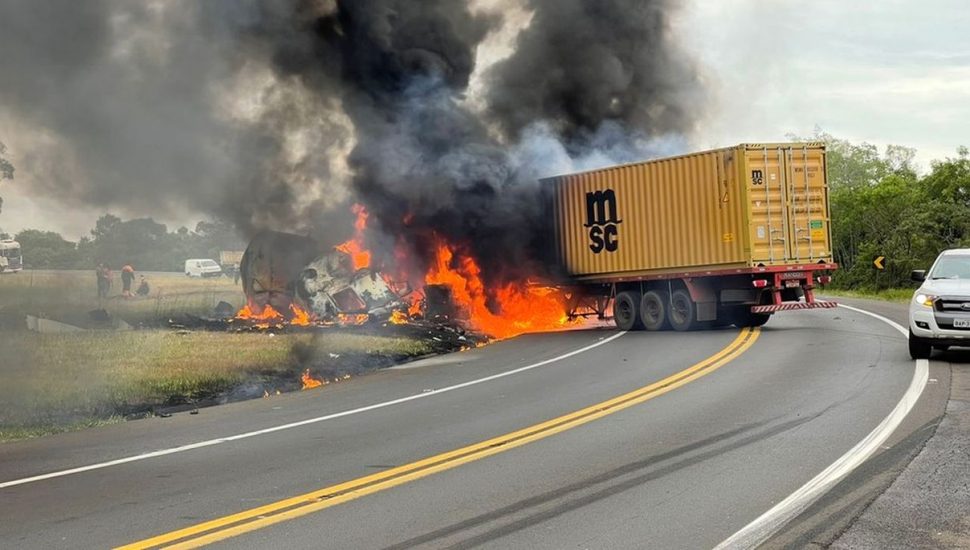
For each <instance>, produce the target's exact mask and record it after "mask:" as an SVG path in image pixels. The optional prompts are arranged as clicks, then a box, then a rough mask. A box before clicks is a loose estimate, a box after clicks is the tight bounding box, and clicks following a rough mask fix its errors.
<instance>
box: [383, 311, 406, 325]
mask: <svg viewBox="0 0 970 550" xmlns="http://www.w3.org/2000/svg"><path fill="white" fill-rule="evenodd" d="M388 321H390V322H391V323H393V324H395V325H406V324H407V323H408V314H407V313H404V312H403V311H400V310H394V311H392V312H391V318H390V319H388Z"/></svg>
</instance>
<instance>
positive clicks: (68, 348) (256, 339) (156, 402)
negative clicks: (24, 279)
mask: <svg viewBox="0 0 970 550" xmlns="http://www.w3.org/2000/svg"><path fill="white" fill-rule="evenodd" d="M0 349H2V350H3V355H4V357H3V359H4V360H3V361H2V362H0V380H3V384H2V385H0V441H9V440H13V439H20V438H23V437H30V436H34V435H40V434H45V433H52V432H56V431H64V430H70V429H76V428H81V427H87V426H91V425H98V424H100V423H104V422H111V421H116V420H121V419H123V418H124V417H125V416H130V415H144V414H150V413H151V412H153V411H157V410H158V409H159V408H164V407H170V406H175V405H180V404H192V403H199V402H206V400H225V399H233V398H248V397H258V396H260V395H263V394H264V392H265V393H269V394H275V393H276V391H290V390H298V389H300V388H301V374H302V373H303V371H304V369H310V371H311V373H312V376H313V377H314V378H316V379H319V380H321V381H324V382H330V381H334V380H339V379H341V378H343V377H344V376H347V375H352V374H357V373H359V372H362V371H363V370H366V369H372V368H376V367H379V366H386V365H388V364H390V363H393V362H396V361H400V360H401V359H403V358H406V357H412V356H419V355H424V354H427V353H429V352H430V351H431V349H430V348H429V347H428V345H427V344H426V343H425V342H423V341H419V340H411V339H405V338H388V337H378V336H369V335H366V334H352V333H344V332H338V331H334V332H333V333H321V334H279V335H276V334H269V333H255V334H254V333H246V334H233V333H225V332H186V331H166V330H143V331H128V332H108V331H85V332H79V333H72V334H37V333H33V332H27V331H16V332H10V331H5V332H3V333H0Z"/></svg>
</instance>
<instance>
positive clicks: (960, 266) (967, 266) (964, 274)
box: [930, 256, 970, 279]
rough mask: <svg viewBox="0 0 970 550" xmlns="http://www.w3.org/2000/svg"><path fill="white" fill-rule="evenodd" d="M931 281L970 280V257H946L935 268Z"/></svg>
mask: <svg viewBox="0 0 970 550" xmlns="http://www.w3.org/2000/svg"><path fill="white" fill-rule="evenodd" d="M930 279H970V256H944V257H942V258H940V261H939V263H937V264H936V267H934V268H933V273H931V274H930Z"/></svg>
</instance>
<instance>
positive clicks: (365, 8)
mask: <svg viewBox="0 0 970 550" xmlns="http://www.w3.org/2000/svg"><path fill="white" fill-rule="evenodd" d="M513 3H514V2H512V1H511V0H491V6H490V7H491V9H483V8H482V6H485V8H488V7H489V3H488V1H487V0H482V1H479V2H477V3H475V6H476V7H475V9H473V8H472V3H470V2H460V1H457V0H420V1H418V0H288V1H282V0H281V1H278V2H260V1H256V0H249V1H242V2H240V1H231V2H230V1H228V0H226V1H212V2H201V3H197V2H188V1H186V2H163V3H158V4H142V3H133V2H122V1H116V2H112V1H107V0H100V1H93V0H92V1H87V2H74V1H70V0H63V1H59V2H57V1H48V2H32V1H27V0H23V1H19V2H18V1H11V2H5V3H4V5H3V7H2V8H0V52H3V55H2V56H0V74H2V75H3V78H2V79H0V115H2V114H3V113H4V111H9V112H12V113H13V114H14V115H15V116H16V117H17V118H18V120H19V121H21V123H23V124H27V125H28V126H31V127H36V128H37V129H38V132H39V133H43V132H47V133H48V134H49V135H50V136H52V137H51V139H50V140H49V143H51V144H52V145H51V147H52V148H54V149H56V150H60V151H64V152H67V153H68V155H67V157H65V158H68V159H70V161H71V168H72V169H71V170H66V169H60V170H56V169H51V170H49V172H48V173H49V175H50V178H49V179H46V180H44V181H43V183H42V189H41V190H42V191H44V192H47V193H51V194H57V195H58V196H62V197H64V198H65V199H68V200H82V201H85V202H88V203H94V204H106V205H110V204H123V205H127V206H130V207H134V208H143V209H148V208H152V209H157V208H169V209H175V208H179V207H184V206H186V205H190V206H192V207H193V208H196V209H198V210H201V211H204V212H210V213H213V214H217V215H220V216H223V217H227V218H229V219H231V220H233V221H235V222H236V223H237V225H238V226H239V227H240V228H241V229H242V230H243V231H245V232H251V231H254V230H256V229H264V228H269V229H277V230H289V231H294V230H301V231H309V230H316V232H317V233H319V234H324V235H327V236H328V237H329V238H330V239H333V240H335V239H336V238H335V236H334V235H339V236H345V235H346V234H347V233H348V231H349V226H350V224H349V223H348V216H346V215H345V212H346V205H347V204H349V203H351V202H354V201H359V202H362V203H364V204H365V205H366V206H367V207H368V209H369V210H370V212H371V214H372V219H373V220H376V223H375V227H374V229H375V231H372V233H371V235H370V238H371V240H372V242H371V243H370V244H371V245H372V246H373V247H374V248H375V250H376V252H378V254H380V252H382V251H384V252H388V251H389V250H390V249H391V248H392V246H393V244H394V243H396V242H398V241H399V240H401V239H403V240H404V241H405V243H406V244H407V245H408V246H410V248H411V249H412V252H414V253H416V254H417V255H418V256H421V255H424V254H427V253H428V251H429V249H430V246H429V241H430V239H432V238H433V236H434V235H437V236H440V237H443V238H445V239H446V240H447V241H449V242H451V243H453V244H456V245H459V246H462V247H464V248H465V250H466V251H467V252H468V253H469V254H471V255H472V256H474V257H475V258H476V259H477V260H478V262H479V264H480V265H481V267H482V268H483V271H484V275H485V276H486V278H487V279H490V280H492V281H497V280H503V279H509V278H513V277H519V276H521V275H522V270H523V269H524V270H526V271H529V272H534V271H535V269H536V268H535V266H534V265H532V264H534V262H533V260H534V250H535V249H536V248H537V246H536V245H537V244H541V242H537V241H541V240H542V238H543V235H544V233H543V231H542V230H541V229H542V228H543V227H544V226H545V224H546V223H547V222H548V219H546V218H543V217H542V201H541V200H540V198H539V192H538V182H537V178H538V177H540V176H548V175H554V174H556V173H561V172H565V171H570V170H575V169H580V168H592V167H596V166H598V165H604V164H610V163H616V162H626V161H632V160H637V159H640V158H644V157H646V156H650V155H655V154H657V153H658V152H669V148H670V147H677V146H678V145H680V144H681V143H683V141H682V139H683V136H685V135H687V134H688V133H689V132H690V130H691V128H692V125H693V123H694V121H695V118H696V117H697V116H698V113H699V112H700V111H699V109H698V105H699V104H700V103H701V99H702V97H703V95H702V93H701V88H700V85H699V84H698V79H697V76H696V71H695V69H694V67H693V65H692V63H691V61H690V60H689V59H688V58H687V57H686V56H685V55H684V54H683V52H682V51H681V50H680V49H679V47H678V45H677V42H676V40H675V37H673V36H672V35H671V30H670V27H669V24H670V23H669V22H670V16H671V13H672V12H673V11H674V10H675V9H676V8H675V3H674V2H673V1H668V0H522V1H521V2H520V3H518V4H517V5H518V6H519V7H520V8H522V10H520V11H522V12H523V13H525V14H526V18H527V19H528V22H527V23H525V24H524V28H522V30H521V31H520V32H519V34H518V36H517V38H516V39H515V41H514V44H513V47H512V54H511V56H510V57H508V58H506V59H504V60H502V61H499V62H497V63H494V64H492V65H491V66H490V67H489V68H487V69H485V70H484V71H482V70H481V69H480V68H478V67H476V62H477V61H478V60H479V57H478V51H479V48H480V47H481V46H482V44H483V41H485V40H486V39H487V38H488V37H489V36H490V35H491V33H494V32H495V31H497V30H498V29H500V28H502V26H503V25H509V24H515V23H516V22H514V21H507V20H503V18H502V16H501V15H499V14H505V13H511V12H510V11H509V10H506V9H504V8H506V7H508V6H509V5H511V4H513ZM476 70H478V71H479V72H478V73H476ZM476 74H478V75H479V77H480V78H481V83H482V88H481V90H482V91H481V93H480V94H478V95H477V96H476V97H472V96H471V95H470V94H471V93H472V91H473V90H472V87H471V84H472V82H473V79H474V78H475V77H476ZM0 120H2V116H0ZM671 136H673V137H674V140H673V141H670V139H669V138H670V137H671ZM8 141H12V140H8ZM671 143H673V145H671ZM39 166H40V163H37V167H35V168H37V169H39ZM24 170H25V171H27V170H31V167H30V166H24ZM540 248H541V247H540Z"/></svg>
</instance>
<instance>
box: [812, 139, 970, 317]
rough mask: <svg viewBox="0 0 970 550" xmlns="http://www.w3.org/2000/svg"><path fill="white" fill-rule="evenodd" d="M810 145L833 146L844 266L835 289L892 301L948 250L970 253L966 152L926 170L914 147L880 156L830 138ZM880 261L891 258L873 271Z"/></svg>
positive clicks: (835, 216) (837, 237)
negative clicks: (961, 249)
mask: <svg viewBox="0 0 970 550" xmlns="http://www.w3.org/2000/svg"><path fill="white" fill-rule="evenodd" d="M810 139H816V140H822V141H825V142H826V144H827V146H828V147H827V148H828V157H827V159H828V172H829V183H830V187H831V189H830V199H831V207H832V240H833V244H834V247H833V252H834V254H835V261H836V262H837V263H838V264H839V266H840V269H839V270H838V271H837V272H836V273H835V277H834V281H833V283H834V284H833V288H834V289H836V290H842V291H851V292H856V293H860V295H866V296H876V297H880V298H882V297H886V298H889V299H897V298H900V297H901V296H903V295H904V294H906V293H907V292H908V293H909V294H910V295H911V294H912V289H914V288H915V287H916V285H915V284H914V283H912V282H910V272H911V271H912V270H914V269H928V268H929V267H930V265H931V264H932V262H933V260H934V259H935V258H936V256H937V255H938V254H939V253H940V251H941V250H944V249H947V248H957V247H970V152H968V150H967V148H966V147H960V148H959V149H958V150H957V151H956V155H955V156H954V157H951V158H946V159H943V160H937V161H934V162H932V163H931V165H930V166H928V167H925V166H923V167H921V166H916V165H915V164H914V158H915V154H916V151H915V150H914V149H910V148H907V147H902V146H898V145H890V146H888V147H887V148H886V149H885V150H884V151H882V152H880V151H879V149H878V148H877V147H875V146H874V145H871V144H868V143H862V144H852V143H850V142H848V141H844V140H840V139H836V138H834V137H833V136H831V135H828V134H825V133H822V132H817V133H816V135H815V136H813V137H812V138H810ZM879 256H885V258H886V259H885V270H883V271H880V270H877V269H875V267H874V266H873V260H874V259H875V258H877V257H879ZM893 289H902V290H900V291H899V292H898V293H894V292H892V290H893ZM887 291H889V292H887ZM906 299H909V296H906Z"/></svg>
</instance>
